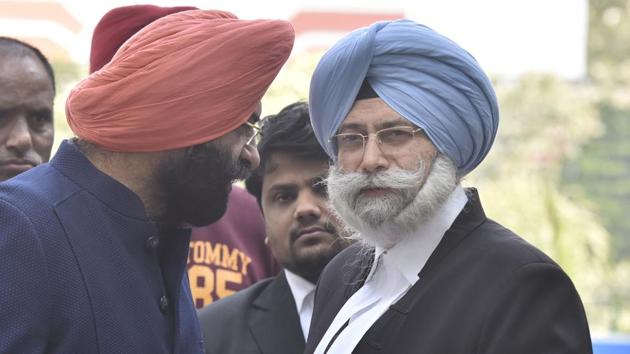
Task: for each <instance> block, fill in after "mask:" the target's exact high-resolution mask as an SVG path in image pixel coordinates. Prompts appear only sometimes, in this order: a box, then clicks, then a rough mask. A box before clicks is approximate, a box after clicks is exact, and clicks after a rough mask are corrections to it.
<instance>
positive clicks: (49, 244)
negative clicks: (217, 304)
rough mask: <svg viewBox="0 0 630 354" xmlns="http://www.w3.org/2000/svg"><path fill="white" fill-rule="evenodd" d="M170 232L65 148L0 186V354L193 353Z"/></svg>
mask: <svg viewBox="0 0 630 354" xmlns="http://www.w3.org/2000/svg"><path fill="white" fill-rule="evenodd" d="M130 168H133V166H130ZM176 233H177V234H173V235H158V232H157V228H156V226H155V224H154V223H152V222H150V221H149V220H148V219H147V217H146V214H145V210H144V206H143V204H142V202H141V201H140V199H139V198H138V196H137V195H136V194H134V193H133V192H131V191H130V190H129V189H127V188H126V187H125V186H123V185H122V184H120V183H118V182H117V181H116V180H114V179H112V178H111V177H109V176H107V175H105V174H103V173H101V172H100V171H99V170H98V169H96V168H95V167H94V166H93V165H92V164H91V163H90V162H89V160H88V159H87V158H85V156H83V154H81V152H80V151H79V150H78V149H77V148H76V146H75V145H74V144H73V143H71V142H64V143H63V144H62V146H61V147H60V149H59V151H58V152H57V154H56V156H55V157H54V158H53V160H52V161H51V162H50V163H49V164H44V165H41V166H38V167H36V168H33V169H31V170H29V171H27V172H25V173H22V174H21V175H19V176H17V177H15V178H12V179H10V180H8V181H5V182H3V183H0V353H186V354H187V353H200V352H202V351H203V343H202V340H201V334H200V331H199V325H198V323H197V318H196V314H195V309H194V306H193V303H192V300H191V295H190V289H189V286H188V279H187V277H186V272H185V271H186V259H187V256H188V242H189V237H190V231H189V230H180V231H177V232H176Z"/></svg>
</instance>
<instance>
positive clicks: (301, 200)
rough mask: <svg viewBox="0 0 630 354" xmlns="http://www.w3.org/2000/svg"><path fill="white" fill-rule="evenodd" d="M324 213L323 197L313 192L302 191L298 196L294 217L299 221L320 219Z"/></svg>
mask: <svg viewBox="0 0 630 354" xmlns="http://www.w3.org/2000/svg"><path fill="white" fill-rule="evenodd" d="M321 214H322V205H321V198H318V197H317V196H315V195H314V194H313V193H312V192H307V191H303V192H300V193H299V195H298V198H297V202H296V207H295V213H294V217H295V218H296V219H297V220H298V221H306V220H311V219H315V220H317V219H319V217H320V216H321Z"/></svg>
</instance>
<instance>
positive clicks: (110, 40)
mask: <svg viewBox="0 0 630 354" xmlns="http://www.w3.org/2000/svg"><path fill="white" fill-rule="evenodd" d="M186 10H198V9H197V8H196V7H192V6H176V7H161V6H154V5H131V6H122V7H118V8H115V9H113V10H110V11H109V12H107V13H106V14H105V16H103V18H102V19H101V20H100V21H98V24H97V25H96V27H95V28H94V34H93V35H92V48H91V50H90V74H91V73H93V72H95V71H96V70H98V69H100V68H102V67H103V66H104V65H105V64H107V63H108V62H109V61H110V60H111V59H112V57H113V56H114V54H115V53H116V51H117V50H118V48H120V46H121V45H122V44H123V43H125V41H126V40H127V39H129V37H131V36H133V35H134V34H135V33H136V32H138V31H140V30H141V29H142V28H143V27H144V26H146V25H148V24H149V23H151V22H153V21H155V20H157V19H158V18H162V17H164V16H166V15H170V14H172V13H176V12H181V11H186Z"/></svg>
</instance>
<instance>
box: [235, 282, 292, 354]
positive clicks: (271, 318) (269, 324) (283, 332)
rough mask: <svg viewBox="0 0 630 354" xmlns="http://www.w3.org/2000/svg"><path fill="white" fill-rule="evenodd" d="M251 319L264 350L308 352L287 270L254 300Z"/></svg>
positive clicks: (266, 353) (289, 353)
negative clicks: (305, 349)
mask: <svg viewBox="0 0 630 354" xmlns="http://www.w3.org/2000/svg"><path fill="white" fill-rule="evenodd" d="M247 322H248V325H249V330H250V331H251V333H252V336H253V337H254V339H255V340H256V343H257V344H258V347H259V348H260V350H261V353H263V354H283V353H286V354H295V353H302V352H303V351H304V335H303V334H302V328H301V326H300V318H299V316H298V313H297V310H296V308H295V300H294V299H293V295H292V293H291V289H290V288H289V283H287V279H286V276H285V274H284V272H282V273H280V274H279V275H278V276H277V277H276V279H274V280H273V281H272V282H271V283H270V284H269V286H267V288H266V289H265V290H264V291H263V292H262V293H261V294H260V295H259V296H258V298H256V300H254V302H253V304H252V309H251V311H250V315H249V316H248V320H247Z"/></svg>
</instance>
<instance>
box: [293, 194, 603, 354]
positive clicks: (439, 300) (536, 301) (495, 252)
mask: <svg viewBox="0 0 630 354" xmlns="http://www.w3.org/2000/svg"><path fill="white" fill-rule="evenodd" d="M467 194H468V198H469V202H468V204H467V205H466V207H465V208H464V210H463V211H462V212H461V213H460V215H459V216H458V217H457V219H456V220H455V222H454V223H453V225H452V226H451V228H450V229H449V230H448V231H447V232H446V234H445V235H444V237H443V239H442V241H441V242H440V244H439V245H438V246H437V248H436V249H435V251H434V252H433V253H432V254H431V257H430V258H429V260H428V262H427V264H426V265H425V267H424V268H423V269H422V271H421V272H420V273H419V277H420V279H419V280H418V282H417V283H416V284H415V285H414V286H413V287H412V288H411V289H410V290H409V292H408V293H407V294H405V296H403V297H402V298H401V299H400V300H399V301H398V302H397V303H395V304H394V305H392V306H391V307H390V308H389V309H388V310H387V311H386V312H385V313H384V314H383V315H382V316H381V317H380V318H379V319H378V320H377V321H376V322H375V323H374V325H373V326H372V327H371V328H370V329H369V330H368V332H367V333H366V334H365V335H364V336H363V338H362V340H361V342H360V343H359V344H358V345H357V347H356V348H355V350H354V353H386V354H398V353H431V354H459V353H461V354H464V353H465V354H471V353H479V354H519V353H522V354H543V353H549V354H552V353H553V354H562V353H592V347H591V340H590V334H589V329H588V323H587V321H586V315H585V313H584V308H583V306H582V302H581V300H580V298H579V296H578V294H577V292H576V290H575V288H574V286H573V284H572V283H571V280H570V279H569V278H568V277H567V275H566V274H565V273H564V272H563V271H562V269H560V267H559V266H558V265H557V264H556V263H554V262H553V261H552V260H551V259H550V258H549V257H547V256H546V255H545V254H543V253H542V252H541V251H539V250H538V249H536V248H534V247H533V246H531V245H530V244H528V243H527V242H525V241H524V240H523V239H521V238H520V237H518V236H516V235H515V234H513V233H512V232H510V231H509V230H507V229H505V228H504V227H502V226H501V225H499V224H497V223H495V222H493V221H491V220H489V219H487V218H486V216H485V214H484V212H483V209H482V208H481V204H480V203H479V199H478V196H477V193H476V191H474V190H472V191H468V193H467ZM369 257H370V256H367V257H366V253H365V251H364V250H361V246H360V245H357V244H355V245H353V246H351V247H349V248H348V249H346V250H345V251H343V252H342V253H340V254H339V255H338V256H337V257H336V258H335V259H334V260H333V261H332V262H331V263H330V264H329V265H328V266H327V267H326V269H325V270H324V273H323V274H322V276H321V278H320V280H319V284H318V287H317V290H316V294H315V311H314V313H313V320H312V322H311V329H310V332H309V338H308V342H307V345H306V353H312V352H313V351H314V350H315V348H316V347H317V344H318V343H319V341H320V340H321V338H322V337H323V335H324V333H325V332H326V329H327V328H328V326H329V325H330V323H331V322H332V321H333V319H334V318H335V315H336V314H337V312H338V311H339V310H340V309H341V307H342V306H343V304H344V303H345V302H346V300H348V298H349V297H350V296H351V295H352V294H353V293H354V292H356V290H358V289H359V288H360V287H361V286H362V281H363V279H364V277H365V275H366V270H368V269H369V264H366V262H365V261H364V260H365V259H366V258H369Z"/></svg>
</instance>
